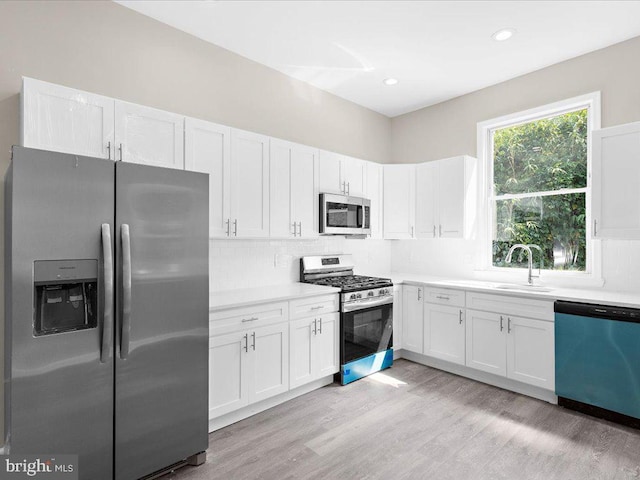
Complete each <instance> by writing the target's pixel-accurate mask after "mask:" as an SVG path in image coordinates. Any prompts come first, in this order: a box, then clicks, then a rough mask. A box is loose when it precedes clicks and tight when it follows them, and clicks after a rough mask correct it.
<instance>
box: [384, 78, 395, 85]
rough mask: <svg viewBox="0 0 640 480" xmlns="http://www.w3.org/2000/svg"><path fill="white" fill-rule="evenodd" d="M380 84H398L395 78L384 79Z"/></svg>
mask: <svg viewBox="0 0 640 480" xmlns="http://www.w3.org/2000/svg"><path fill="white" fill-rule="evenodd" d="M382 83H384V84H385V85H397V84H398V79H397V78H385V79H384V80H383V81H382Z"/></svg>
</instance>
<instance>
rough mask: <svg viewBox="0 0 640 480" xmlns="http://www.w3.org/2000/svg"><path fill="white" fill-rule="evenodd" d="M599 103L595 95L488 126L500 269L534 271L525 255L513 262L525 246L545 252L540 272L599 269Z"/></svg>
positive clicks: (492, 236) (492, 224)
mask: <svg viewBox="0 0 640 480" xmlns="http://www.w3.org/2000/svg"><path fill="white" fill-rule="evenodd" d="M576 100H578V101H576ZM598 100H599V96H598V95H597V94H592V95H589V96H585V97H582V98H580V99H573V100H570V101H566V102H561V103H559V104H555V105H552V106H548V107H542V108H540V109H536V110H532V111H528V112H523V113H521V114H516V115H511V116H508V117H503V118H501V119H496V120H493V121H489V122H484V123H483V124H481V125H480V130H481V131H480V135H482V138H483V139H484V142H485V144H484V145H483V150H484V152H485V155H486V159H487V169H486V172H487V181H488V183H489V196H488V197H489V198H488V211H489V216H488V219H489V228H488V232H487V233H488V240H489V242H488V247H489V248H488V250H489V252H488V257H489V262H488V263H489V265H491V266H492V267H526V266H527V262H528V258H527V254H526V253H525V252H524V251H523V250H521V249H519V250H516V251H515V252H514V254H513V255H512V257H511V258H508V253H509V251H510V249H511V247H512V246H513V245H516V244H524V245H536V246H538V247H540V249H539V250H538V249H536V248H533V260H534V265H536V267H537V266H538V265H539V263H540V262H542V268H543V269H545V270H556V271H567V270H569V271H577V272H589V271H591V261H592V259H591V256H592V247H591V240H590V233H591V231H590V221H589V219H590V212H589V201H590V179H589V172H590V164H591V163H590V147H589V143H590V139H591V130H592V129H593V128H594V125H596V124H599V118H597V119H594V118H593V117H594V112H596V113H597V112H599V109H597V103H598V102H597V101H598ZM594 107H596V108H594ZM594 120H596V121H595V122H594ZM507 260H510V261H507Z"/></svg>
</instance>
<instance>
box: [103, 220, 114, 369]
mask: <svg viewBox="0 0 640 480" xmlns="http://www.w3.org/2000/svg"><path fill="white" fill-rule="evenodd" d="M101 229H102V231H101V234H102V261H103V266H102V273H103V285H104V313H103V319H102V350H101V351H100V362H101V363H106V362H108V361H109V359H110V358H111V350H112V349H113V254H112V253H111V226H110V225H109V224H108V223H103V224H102V227H101Z"/></svg>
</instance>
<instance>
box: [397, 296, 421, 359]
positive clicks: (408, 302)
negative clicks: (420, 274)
mask: <svg viewBox="0 0 640 480" xmlns="http://www.w3.org/2000/svg"><path fill="white" fill-rule="evenodd" d="M402 300H403V306H402V348H403V349H404V350H409V351H411V352H416V353H422V352H423V346H422V342H423V328H424V325H423V324H424V321H423V309H422V307H423V301H424V289H423V288H422V287H415V286H413V285H404V286H403V287H402Z"/></svg>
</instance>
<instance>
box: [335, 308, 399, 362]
mask: <svg viewBox="0 0 640 480" xmlns="http://www.w3.org/2000/svg"><path fill="white" fill-rule="evenodd" d="M340 341H341V343H342V345H341V349H340V360H341V361H340V363H341V364H342V365H345V364H347V363H349V362H352V361H354V360H358V359H360V358H364V357H367V356H369V355H372V354H374V353H378V352H384V351H385V350H388V349H390V348H391V347H392V346H393V297H386V298H382V299H381V298H376V299H374V300H371V301H369V302H362V303H358V304H355V303H354V304H349V303H345V304H343V307H342V328H341V329H340Z"/></svg>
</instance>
